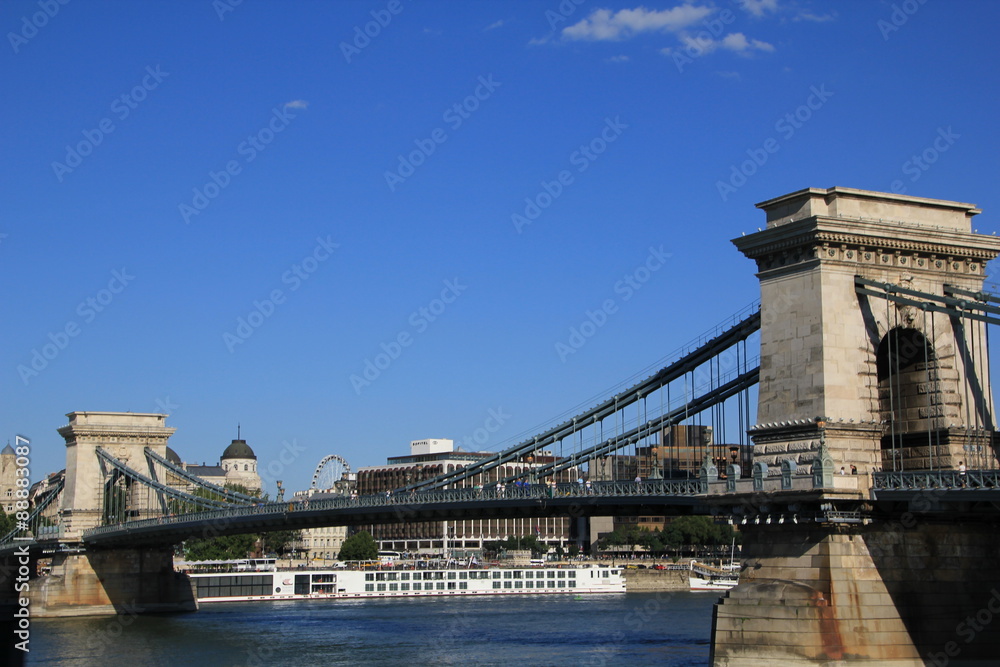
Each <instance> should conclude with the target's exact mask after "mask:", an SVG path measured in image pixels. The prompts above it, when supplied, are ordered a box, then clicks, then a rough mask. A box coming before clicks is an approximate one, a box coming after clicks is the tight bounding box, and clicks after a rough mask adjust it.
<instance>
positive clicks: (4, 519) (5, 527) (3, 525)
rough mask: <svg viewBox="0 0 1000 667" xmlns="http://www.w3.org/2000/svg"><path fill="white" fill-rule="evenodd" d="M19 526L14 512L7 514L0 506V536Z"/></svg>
mask: <svg viewBox="0 0 1000 667" xmlns="http://www.w3.org/2000/svg"><path fill="white" fill-rule="evenodd" d="M16 527H17V522H16V521H15V520H14V515H13V514H7V513H5V512H4V511H3V509H2V508H0V537H3V536H4V535H6V534H7V533H9V532H10V531H12V530H14V528H16Z"/></svg>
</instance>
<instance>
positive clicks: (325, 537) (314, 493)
mask: <svg viewBox="0 0 1000 667" xmlns="http://www.w3.org/2000/svg"><path fill="white" fill-rule="evenodd" d="M356 481H357V476H356V474H355V473H350V472H345V473H344V475H343V477H342V478H341V479H339V480H337V481H336V482H334V484H333V487H332V488H329V489H325V490H319V489H307V490H305V491H296V492H295V493H294V494H292V500H294V501H296V502H302V501H305V500H309V501H312V500H324V499H326V498H336V497H343V496H347V495H350V494H351V493H352V492H353V491H354V489H355V487H356ZM299 533H300V537H299V539H297V540H295V541H294V542H292V545H291V546H292V549H293V553H294V554H295V557H296V558H301V559H302V560H307V561H320V563H318V564H320V565H322V564H324V563H326V561H331V560H336V559H337V557H338V555H339V554H340V547H341V546H343V544H344V540H346V539H347V526H320V527H318V528H303V529H302V530H301V531H299Z"/></svg>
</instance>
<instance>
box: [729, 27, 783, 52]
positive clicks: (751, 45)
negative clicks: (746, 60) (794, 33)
mask: <svg viewBox="0 0 1000 667" xmlns="http://www.w3.org/2000/svg"><path fill="white" fill-rule="evenodd" d="M721 46H722V48H724V49H729V50H730V51H735V52H736V53H743V52H745V51H753V50H757V51H766V52H768V53H772V52H773V51H774V46H772V45H771V44H768V43H767V42H762V41H760V40H759V39H747V38H746V35H744V34H743V33H742V32H733V33H730V34H728V35H726V36H725V37H723V38H722V41H721Z"/></svg>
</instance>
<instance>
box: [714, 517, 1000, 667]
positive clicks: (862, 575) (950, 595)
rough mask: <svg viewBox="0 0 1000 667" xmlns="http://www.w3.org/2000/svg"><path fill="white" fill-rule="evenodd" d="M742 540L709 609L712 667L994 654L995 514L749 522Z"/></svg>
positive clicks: (998, 605)
mask: <svg viewBox="0 0 1000 667" xmlns="http://www.w3.org/2000/svg"><path fill="white" fill-rule="evenodd" d="M906 524H910V525H909V526H907V525H906ZM743 549H744V561H743V571H742V573H741V578H740V585H739V587H737V588H736V589H734V590H732V591H730V592H729V593H728V594H727V595H726V596H725V597H723V598H722V599H721V600H720V601H719V603H718V604H717V605H716V608H715V612H714V615H713V636H714V642H713V647H712V659H711V664H712V665H714V666H715V667H758V666H759V665H765V664H766V665H768V666H769V667H784V666H786V665H788V666H791V665H796V666H799V665H829V666H831V667H832V666H834V665H847V664H850V665H873V666H874V665H887V666H892V667H923V666H924V665H935V666H938V667H944V666H945V665H950V666H952V667H959V666H962V667H972V666H975V667H986V666H987V665H996V664H997V661H998V660H1000V569H998V568H997V564H996V559H997V555H998V554H1000V526H998V525H996V524H995V522H994V523H990V522H977V521H969V522H956V521H950V522H946V523H944V522H942V523H937V522H930V521H928V520H927V519H926V518H924V517H915V516H912V515H911V516H910V519H909V520H907V519H906V518H905V515H904V519H903V520H902V521H898V522H894V521H883V522H877V523H872V524H870V525H867V526H856V527H851V528H847V527H844V528H836V529H832V528H830V527H824V526H817V525H789V524H787V523H786V524H783V525H780V526H778V525H770V526H766V525H756V526H753V527H751V528H750V529H749V530H746V531H745V537H744V547H743Z"/></svg>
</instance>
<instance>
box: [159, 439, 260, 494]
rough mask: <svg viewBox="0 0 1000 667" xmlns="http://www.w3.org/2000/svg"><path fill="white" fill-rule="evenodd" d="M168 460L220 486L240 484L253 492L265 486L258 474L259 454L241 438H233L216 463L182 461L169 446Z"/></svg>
mask: <svg viewBox="0 0 1000 667" xmlns="http://www.w3.org/2000/svg"><path fill="white" fill-rule="evenodd" d="M167 460H168V461H170V462H171V463H173V464H175V465H179V466H181V467H182V468H184V469H185V470H187V471H188V472H189V473H191V474H192V475H197V476H198V477H201V478H202V479H203V480H205V481H206V482H209V483H210V484H217V485H218V486H225V485H226V484H238V485H240V486H243V487H245V488H246V489H247V490H248V491H250V492H251V493H255V492H257V491H261V490H262V488H263V487H262V485H261V483H260V475H259V474H257V455H256V454H254V453H253V450H252V449H251V448H250V445H248V444H247V441H246V440H242V439H239V438H238V439H236V440H233V441H232V442H231V443H230V444H229V446H228V447H226V449H225V450H224V451H223V452H222V456H221V458H220V459H219V463H218V464H216V465H207V464H206V463H202V464H201V465H199V464H197V463H182V462H181V458H180V456H178V455H177V453H176V452H175V451H174V450H172V449H170V448H169V447H167Z"/></svg>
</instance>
